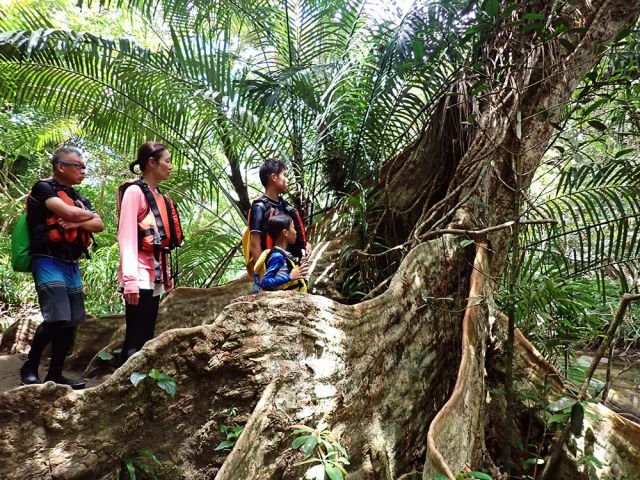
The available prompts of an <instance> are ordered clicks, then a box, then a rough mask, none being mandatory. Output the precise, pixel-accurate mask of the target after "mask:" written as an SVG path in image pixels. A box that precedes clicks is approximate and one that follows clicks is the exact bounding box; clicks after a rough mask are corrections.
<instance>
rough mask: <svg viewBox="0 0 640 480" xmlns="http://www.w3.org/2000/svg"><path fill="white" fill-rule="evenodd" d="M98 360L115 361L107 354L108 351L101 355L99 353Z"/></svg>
mask: <svg viewBox="0 0 640 480" xmlns="http://www.w3.org/2000/svg"><path fill="white" fill-rule="evenodd" d="M98 358H99V359H100V360H113V355H112V354H111V353H109V352H107V351H106V350H103V351H101V352H100V353H98Z"/></svg>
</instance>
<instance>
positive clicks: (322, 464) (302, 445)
mask: <svg viewBox="0 0 640 480" xmlns="http://www.w3.org/2000/svg"><path fill="white" fill-rule="evenodd" d="M293 428H294V431H293V434H292V435H293V436H294V437H295V438H294V440H293V442H292V443H291V448H292V449H293V450H298V451H299V452H300V453H301V454H302V456H303V460H302V461H299V462H297V463H295V464H294V466H301V465H305V468H307V470H306V471H305V474H304V478H305V479H308V480H324V479H325V478H327V479H329V480H343V479H345V478H347V477H348V476H349V474H348V473H347V471H346V470H345V466H347V465H349V456H348V455H347V451H346V450H345V448H344V447H343V446H342V445H341V444H340V441H339V440H338V438H337V437H336V435H335V434H334V433H333V432H332V431H331V430H329V429H328V425H326V424H325V423H324V422H321V423H320V424H319V425H318V426H317V427H316V428H315V429H314V428H311V427H307V426H306V425H294V426H293Z"/></svg>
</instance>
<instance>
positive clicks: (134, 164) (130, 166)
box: [129, 160, 138, 175]
mask: <svg viewBox="0 0 640 480" xmlns="http://www.w3.org/2000/svg"><path fill="white" fill-rule="evenodd" d="M136 165H138V161H137V160H136V161H135V162H131V163H130V164H129V171H130V172H131V173H133V174H134V175H137V173H136Z"/></svg>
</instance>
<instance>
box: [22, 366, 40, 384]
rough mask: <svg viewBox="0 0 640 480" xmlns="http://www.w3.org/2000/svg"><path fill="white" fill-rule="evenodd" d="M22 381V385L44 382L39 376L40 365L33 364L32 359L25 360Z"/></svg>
mask: <svg viewBox="0 0 640 480" xmlns="http://www.w3.org/2000/svg"><path fill="white" fill-rule="evenodd" d="M20 383H22V385H38V384H39V383H42V381H41V380H40V378H39V377H38V366H37V365H33V362H31V360H27V361H26V362H24V365H22V367H20Z"/></svg>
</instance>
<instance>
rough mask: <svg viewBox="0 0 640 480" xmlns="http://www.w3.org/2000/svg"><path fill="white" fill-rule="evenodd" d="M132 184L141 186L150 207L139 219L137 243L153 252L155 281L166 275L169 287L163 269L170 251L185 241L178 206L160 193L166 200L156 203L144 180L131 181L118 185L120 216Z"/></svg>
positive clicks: (165, 282) (141, 247) (175, 275)
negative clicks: (123, 201) (125, 194)
mask: <svg viewBox="0 0 640 480" xmlns="http://www.w3.org/2000/svg"><path fill="white" fill-rule="evenodd" d="M132 185H137V186H138V187H140V190H142V193H143V194H144V197H145V199H146V200H147V205H148V206H149V211H148V212H147V215H146V216H145V217H144V218H143V219H142V221H140V222H138V246H139V247H140V249H141V250H144V251H148V252H153V263H154V270H155V283H162V279H163V278H164V284H165V286H168V285H169V278H168V275H166V274H165V275H162V272H163V271H165V273H166V267H167V256H168V254H169V253H170V251H171V250H173V249H174V248H177V247H180V246H182V243H183V242H184V236H183V233H182V226H181V224H180V216H179V215H178V208H177V207H176V205H175V203H173V201H172V200H171V199H170V198H169V197H168V196H166V195H163V194H161V195H162V198H163V199H164V201H163V202H161V203H160V204H159V203H158V202H156V198H155V196H154V195H153V192H152V191H151V189H150V188H149V186H148V185H147V183H146V182H145V181H144V180H142V179H137V180H131V181H128V182H126V183H124V184H122V185H120V187H118V197H117V199H116V207H117V211H118V219H120V207H121V205H122V198H123V197H124V192H125V191H126V190H127V188H129V187H130V186H132ZM158 193H160V190H158ZM172 276H173V277H177V276H178V269H177V266H176V271H175V272H172Z"/></svg>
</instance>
